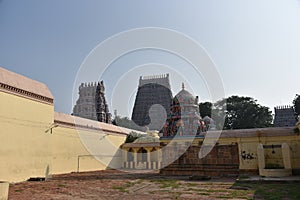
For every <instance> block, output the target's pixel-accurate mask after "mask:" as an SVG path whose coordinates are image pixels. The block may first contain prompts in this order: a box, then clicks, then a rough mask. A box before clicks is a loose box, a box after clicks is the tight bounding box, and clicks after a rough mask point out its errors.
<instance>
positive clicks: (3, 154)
mask: <svg viewBox="0 0 300 200" xmlns="http://www.w3.org/2000/svg"><path fill="white" fill-rule="evenodd" d="M53 123H54V107H53V105H49V104H44V103H40V102H36V101H33V100H29V99H27V98H23V97H19V96H16V95H12V94H8V93H5V92H2V91H0V181H9V182H19V181H24V180H27V179H28V178H30V177H46V176H47V175H48V174H49V175H50V174H61V173H69V172H75V171H77V168H78V156H79V155H86V156H83V157H80V166H79V170H80V171H90V170H102V169H105V168H106V167H107V164H111V162H116V164H115V165H114V166H118V165H119V163H118V161H119V159H114V158H117V157H115V155H118V154H119V153H118V152H117V151H115V150H112V151H110V154H111V157H105V158H103V157H98V160H97V159H95V158H94V157H93V156H88V155H89V154H90V153H89V151H88V150H87V148H86V147H85V145H84V144H83V142H82V140H81V139H80V136H82V135H86V136H87V137H89V139H90V140H91V141H95V144H94V147H97V148H98V149H97V150H98V152H99V148H100V150H101V148H102V149H103V150H106V149H107V146H105V145H103V144H110V143H112V144H114V146H115V147H116V148H114V149H118V147H119V146H120V145H121V144H122V143H124V141H125V138H126V136H125V135H107V136H106V137H104V138H103V139H102V140H100V139H101V138H102V137H103V136H104V135H106V134H111V133H106V132H103V131H102V132H101V131H94V130H91V129H86V130H80V131H78V130H76V129H75V127H64V126H63V125H61V124H58V127H55V128H53V129H52V134H51V133H50V131H48V132H47V133H45V131H46V130H47V129H48V128H49V127H50V126H51V124H53ZM101 143H102V145H101ZM92 147H93V145H92ZM99 160H100V161H102V160H104V161H105V162H100V161H99ZM114 160H117V161H114Z"/></svg>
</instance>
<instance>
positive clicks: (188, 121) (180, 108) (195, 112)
mask: <svg viewBox="0 0 300 200" xmlns="http://www.w3.org/2000/svg"><path fill="white" fill-rule="evenodd" d="M198 101H199V99H198V96H196V97H194V96H193V95H192V94H191V93H190V92H188V91H186V90H185V89H184V84H183V83H182V90H181V91H180V92H179V93H178V94H177V95H176V96H175V97H174V98H173V100H172V105H171V109H170V112H169V114H168V118H167V120H166V123H165V124H164V127H163V129H162V130H161V131H160V132H161V133H162V135H163V137H173V136H175V135H177V136H196V135H200V134H201V133H202V132H206V129H205V124H204V122H203V120H202V118H201V116H200V112H199V105H198V103H199V102H198Z"/></svg>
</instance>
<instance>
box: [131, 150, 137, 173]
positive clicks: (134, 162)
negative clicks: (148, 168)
mask: <svg viewBox="0 0 300 200" xmlns="http://www.w3.org/2000/svg"><path fill="white" fill-rule="evenodd" d="M137 152H138V150H137V149H133V167H132V168H136V166H137V164H138V163H137Z"/></svg>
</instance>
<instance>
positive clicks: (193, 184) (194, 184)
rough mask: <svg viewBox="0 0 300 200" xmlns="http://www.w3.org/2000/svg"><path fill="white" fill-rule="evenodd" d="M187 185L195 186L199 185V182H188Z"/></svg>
mask: <svg viewBox="0 0 300 200" xmlns="http://www.w3.org/2000/svg"><path fill="white" fill-rule="evenodd" d="M186 185H187V186H188V187H195V186H198V185H199V184H197V183H187V184H186Z"/></svg>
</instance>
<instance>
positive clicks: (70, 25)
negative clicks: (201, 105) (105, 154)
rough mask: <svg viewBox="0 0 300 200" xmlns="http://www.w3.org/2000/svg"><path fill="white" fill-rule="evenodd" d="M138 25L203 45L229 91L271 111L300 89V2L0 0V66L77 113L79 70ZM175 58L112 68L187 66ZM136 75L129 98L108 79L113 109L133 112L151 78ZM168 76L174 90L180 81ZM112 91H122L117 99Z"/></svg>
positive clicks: (133, 58) (153, 55)
mask: <svg viewBox="0 0 300 200" xmlns="http://www.w3.org/2000/svg"><path fill="white" fill-rule="evenodd" d="M140 27H162V28H169V29H173V30H176V31H179V32H182V33H184V34H186V35H188V36H190V37H192V38H193V39H195V40H196V41H197V42H198V43H200V44H201V45H202V46H203V47H204V48H205V49H206V50H207V52H208V53H209V55H210V56H211V58H212V59H213V60H214V62H215V63H216V65H217V68H218V70H219V72H220V75H221V76H222V79H223V83H224V88H225V93H226V96H230V95H233V94H237V95H246V96H251V97H254V98H255V99H257V100H258V102H259V103H261V104H263V105H265V106H269V107H270V108H271V110H273V107H274V106H276V105H281V104H291V103H292V100H293V98H294V96H295V94H297V93H300V87H299V84H300V1H298V0H284V1H283V0H281V1H279V0H263V1H262V0H251V1H250V0H249V1H242V0H236V1H234V0H227V1H224V0H219V1H216V0H209V1H199V0H195V1H174V0H172V1H171V0H170V1H141V0H137V1H133V0H131V1H127V0H124V1H101V0H97V1H96V0H87V1H84V0H80V1H79V0H44V1H40V0H26V1H25V0H24V1H23V0H0V65H1V66H2V67H4V68H6V69H9V70H11V71H14V72H17V73H20V74H23V75H25V76H27V77H30V78H32V79H35V80H38V81H41V82H44V83H45V84H47V86H48V87H49V88H50V90H51V92H52V93H53V95H54V97H55V110H56V111H59V112H65V113H71V112H72V95H73V85H74V81H75V77H76V73H77V71H78V70H79V67H80V65H81V64H82V62H83V60H84V59H85V57H86V56H87V55H88V53H89V52H90V51H91V50H92V49H93V48H94V47H95V46H96V45H98V44H99V43H100V42H102V41H104V40H105V39H106V38H108V37H110V36H112V35H114V34H117V33H119V32H121V31H125V30H128V29H132V28H140ZM176 59H178V58H174V57H172V56H170V55H167V54H166V53H157V52H151V51H143V52H136V53H133V54H130V55H127V57H124V58H123V59H120V60H118V61H117V62H115V63H114V64H113V65H114V66H115V68H112V69H114V70H115V72H117V71H119V70H120V69H121V68H122V67H125V66H136V65H141V64H143V63H149V62H155V63H161V64H166V65H172V66H174V68H175V69H179V68H180V67H181V68H184V65H185V64H184V63H181V61H180V60H178V61H175V60H176ZM121 71H122V70H121ZM138 72H139V71H137V72H136V73H135V74H134V75H133V76H132V77H133V78H132V79H133V80H131V82H128V81H125V82H124V83H127V84H128V85H126V84H125V88H126V87H127V88H128V91H127V92H126V93H127V94H130V95H129V96H131V97H130V98H129V99H128V97H127V96H123V97H122V95H121V94H122V91H123V92H124V90H122V89H119V90H118V89H115V93H113V92H112V91H113V88H114V85H115V83H114V82H113V81H112V79H110V78H109V77H104V81H105V84H106V86H107V98H108V100H109V102H110V109H111V111H112V110H113V109H118V112H119V114H121V115H130V113H131V106H132V101H133V99H134V91H135V89H136V87H137V84H138V76H139V75H147V74H145V71H140V72H141V74H139V73H138ZM160 72H161V73H164V72H168V70H167V69H163V68H161V71H160ZM111 73H114V71H112V72H111ZM143 73H144V74H143ZM149 73H152V72H151V70H150V71H149ZM153 73H155V72H153ZM170 78H171V84H172V90H173V94H175V93H177V92H178V91H179V90H180V87H181V83H180V82H181V79H180V78H176V76H175V75H173V77H172V76H171V77H170ZM187 78H189V77H187ZM91 81H96V80H91ZM194 81H196V80H194ZM200 82H201V81H200ZM199 84H200V85H201V83H199ZM122 86H123V87H124V84H122ZM191 88H192V89H193V92H194V93H195V95H199V96H200V100H201V101H205V100H209V97H208V95H207V94H206V93H207V92H206V91H202V89H201V88H202V87H200V86H199V87H198V86H195V85H193V83H192V82H191ZM118 91H119V92H118ZM116 92H118V93H119V94H116ZM114 95H121V96H120V97H118V98H113V100H112V97H113V96H114ZM128 102H129V103H128ZM130 102H131V103H130ZM128 105H129V106H128ZM124 107H126V109H124Z"/></svg>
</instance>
